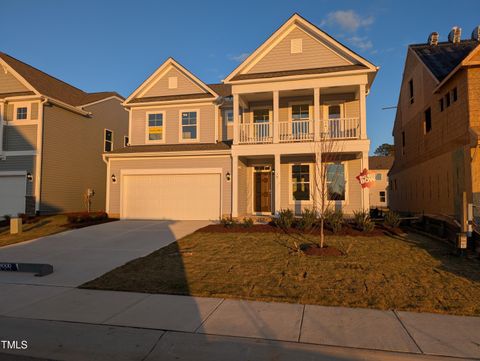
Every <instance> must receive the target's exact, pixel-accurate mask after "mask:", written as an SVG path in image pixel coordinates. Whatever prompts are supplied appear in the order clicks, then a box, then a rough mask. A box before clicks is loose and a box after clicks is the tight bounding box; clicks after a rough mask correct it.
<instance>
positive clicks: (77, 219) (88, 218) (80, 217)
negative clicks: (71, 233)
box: [67, 212, 108, 224]
mask: <svg viewBox="0 0 480 361" xmlns="http://www.w3.org/2000/svg"><path fill="white" fill-rule="evenodd" d="M105 219H108V215H107V213H105V212H90V213H88V212H78V213H69V214H67V221H68V223H72V224H79V223H87V222H93V221H102V220H105Z"/></svg>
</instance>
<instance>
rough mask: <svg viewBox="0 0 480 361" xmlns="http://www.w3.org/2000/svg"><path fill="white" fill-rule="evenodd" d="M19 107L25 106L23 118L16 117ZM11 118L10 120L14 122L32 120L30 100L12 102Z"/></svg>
mask: <svg viewBox="0 0 480 361" xmlns="http://www.w3.org/2000/svg"><path fill="white" fill-rule="evenodd" d="M19 108H27V117H26V118H25V119H17V116H18V114H17V112H18V109H19ZM12 117H13V119H12V120H11V121H12V122H16V123H18V124H20V123H22V122H25V123H27V122H29V121H32V103H31V102H18V103H13V114H12Z"/></svg>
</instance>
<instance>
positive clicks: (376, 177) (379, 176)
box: [375, 173, 382, 181]
mask: <svg viewBox="0 0 480 361" xmlns="http://www.w3.org/2000/svg"><path fill="white" fill-rule="evenodd" d="M375 180H377V181H381V180H382V173H377V174H375Z"/></svg>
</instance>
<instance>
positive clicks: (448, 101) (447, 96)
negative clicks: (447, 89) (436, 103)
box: [445, 93, 450, 108]
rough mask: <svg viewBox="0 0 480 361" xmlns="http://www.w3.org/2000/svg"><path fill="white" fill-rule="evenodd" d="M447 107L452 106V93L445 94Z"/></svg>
mask: <svg viewBox="0 0 480 361" xmlns="http://www.w3.org/2000/svg"><path fill="white" fill-rule="evenodd" d="M445 105H446V106H447V108H448V107H449V106H450V93H447V94H445Z"/></svg>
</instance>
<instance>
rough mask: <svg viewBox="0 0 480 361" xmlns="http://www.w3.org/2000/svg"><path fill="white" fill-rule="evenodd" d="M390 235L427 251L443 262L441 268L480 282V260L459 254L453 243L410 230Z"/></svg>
mask: <svg viewBox="0 0 480 361" xmlns="http://www.w3.org/2000/svg"><path fill="white" fill-rule="evenodd" d="M389 236H390V237H392V238H395V239H398V240H401V241H403V242H406V243H408V244H410V245H413V246H415V247H418V248H421V249H423V250H425V251H427V252H428V254H430V255H431V256H432V257H433V258H435V259H436V260H438V261H440V262H441V266H440V267H439V268H440V269H441V270H443V271H447V272H450V273H452V274H454V275H456V276H459V277H462V278H465V279H467V280H470V281H473V282H477V283H480V261H479V260H478V259H469V258H466V257H459V256H457V255H456V254H455V250H456V249H455V246H454V245H453V244H449V243H446V242H443V241H439V240H434V239H431V238H429V237H426V236H423V235H420V234H417V233H414V232H409V233H408V235H407V236H400V235H395V234H390V235H389Z"/></svg>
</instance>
